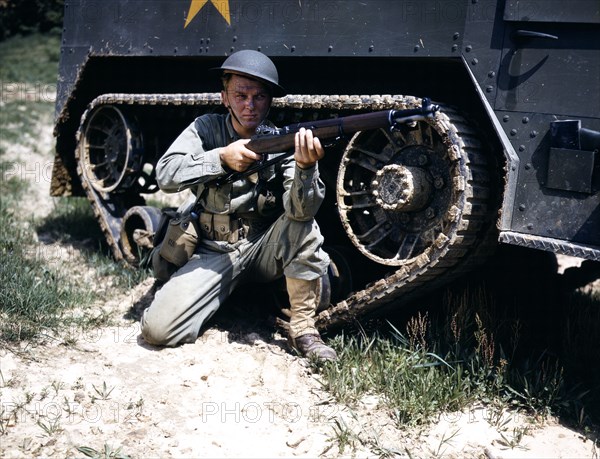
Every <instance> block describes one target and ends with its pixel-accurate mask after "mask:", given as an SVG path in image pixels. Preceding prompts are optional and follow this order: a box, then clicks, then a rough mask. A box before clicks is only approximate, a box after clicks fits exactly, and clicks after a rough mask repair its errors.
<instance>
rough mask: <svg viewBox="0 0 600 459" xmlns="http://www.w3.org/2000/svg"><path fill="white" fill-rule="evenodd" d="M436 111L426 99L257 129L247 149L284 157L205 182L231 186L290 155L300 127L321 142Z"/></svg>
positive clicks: (412, 119)
mask: <svg viewBox="0 0 600 459" xmlns="http://www.w3.org/2000/svg"><path fill="white" fill-rule="evenodd" d="M438 110H439V106H438V105H433V104H431V101H430V100H429V99H426V98H424V99H423V102H422V105H421V107H419V108H413V109H407V110H382V111H377V112H371V113H361V114H359V115H350V116H343V117H339V118H332V119H327V120H319V121H309V122H305V123H297V124H291V125H289V126H285V127H282V128H270V127H267V126H262V127H260V128H259V132H257V134H255V135H254V136H252V138H251V139H250V142H248V143H247V144H246V146H247V147H248V148H249V149H250V150H252V151H254V152H255V153H259V154H262V155H267V154H272V153H284V154H283V155H278V156H277V157H275V158H272V159H270V160H264V161H259V162H257V163H255V164H254V165H252V166H251V167H249V168H248V169H247V170H245V171H244V172H231V173H229V174H226V175H224V176H221V177H218V178H216V179H214V180H211V181H210V182H208V183H209V184H210V183H215V184H216V185H217V186H220V185H222V184H225V183H232V182H235V181H236V180H239V179H241V178H243V177H247V176H249V175H251V174H253V173H255V172H258V171H259V170H261V169H264V168H266V167H268V166H270V165H271V164H274V163H276V162H279V161H281V160H282V159H284V158H286V157H288V156H291V155H292V154H293V153H294V147H295V135H296V133H297V132H298V131H300V129H301V128H305V129H310V130H311V131H312V133H313V136H314V137H318V138H319V139H320V140H321V141H327V140H337V139H341V138H344V137H348V136H350V135H353V134H355V133H356V132H358V131H368V130H371V129H380V128H386V127H388V128H394V127H395V126H396V125H398V124H402V123H409V122H412V121H422V120H425V119H427V118H432V117H433V116H434V115H435V112H436V111H438ZM265 158H266V156H265Z"/></svg>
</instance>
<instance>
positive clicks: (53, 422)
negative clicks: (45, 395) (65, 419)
mask: <svg viewBox="0 0 600 459" xmlns="http://www.w3.org/2000/svg"><path fill="white" fill-rule="evenodd" d="M36 424H37V425H38V426H40V427H41V428H42V430H43V431H44V432H45V433H46V435H47V436H49V437H52V436H53V435H56V434H57V433H60V432H62V431H63V428H62V427H61V425H60V418H56V419H50V420H48V422H47V423H46V422H44V421H42V420H41V419H39V420H38V421H37V423H36Z"/></svg>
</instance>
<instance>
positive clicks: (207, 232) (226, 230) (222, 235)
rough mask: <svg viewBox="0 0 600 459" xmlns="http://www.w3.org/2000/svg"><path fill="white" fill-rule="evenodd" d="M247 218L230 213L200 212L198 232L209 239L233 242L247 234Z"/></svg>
mask: <svg viewBox="0 0 600 459" xmlns="http://www.w3.org/2000/svg"><path fill="white" fill-rule="evenodd" d="M249 230H250V225H249V223H248V220H246V219H244V218H239V217H237V216H235V215H230V214H211V213H208V212H202V213H201V214H200V233H201V235H202V237H203V238H205V239H210V240H211V241H226V242H229V243H230V244H235V243H236V242H238V241H239V240H241V239H245V238H246V237H247V236H248V232H249Z"/></svg>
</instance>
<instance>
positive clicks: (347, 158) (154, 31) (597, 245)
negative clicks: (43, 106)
mask: <svg viewBox="0 0 600 459" xmlns="http://www.w3.org/2000/svg"><path fill="white" fill-rule="evenodd" d="M242 49H252V50H258V51H261V52H263V53H264V54H266V55H268V56H269V57H271V58H272V60H273V61H274V62H275V63H276V65H277V67H278V69H279V81H280V82H281V84H282V85H283V86H284V87H285V88H286V89H287V91H288V93H290V94H289V95H287V96H285V97H281V98H276V99H275V100H274V105H273V109H272V110H271V113H270V119H271V120H272V121H273V122H274V123H275V124H277V125H279V126H285V125H288V124H291V123H296V122H300V121H310V120H318V119H327V118H334V117H340V116H346V115H351V114H357V113H364V112H369V111H374V110H383V109H392V108H394V109H404V108H414V107H418V106H419V105H420V104H421V100H422V99H423V98H430V99H431V100H433V101H434V102H435V103H436V104H439V105H440V107H441V108H440V110H439V111H438V112H437V113H436V115H435V117H434V118H432V119H427V120H423V121H418V122H413V123H408V124H404V125H401V126H398V127H397V129H394V130H389V129H375V130H370V131H362V132H358V133H356V134H354V135H353V136H352V137H351V138H340V139H338V141H337V142H335V144H334V145H332V146H330V147H329V148H328V150H327V154H326V158H325V159H324V160H322V161H321V162H320V171H321V175H322V178H323V180H324V182H325V183H326V186H327V199H326V202H325V203H324V205H323V206H322V209H321V210H320V213H319V215H318V216H317V220H318V221H319V225H320V227H321V229H322V231H323V233H324V235H325V240H326V245H327V248H326V249H327V250H328V251H329V253H330V254H331V255H332V260H333V262H332V266H331V270H330V271H331V273H330V274H331V276H330V282H329V287H330V294H331V302H330V305H329V307H327V308H326V309H325V310H323V311H322V312H321V313H320V315H319V319H318V324H319V326H320V327H322V328H327V327H329V326H333V325H336V324H341V323H344V322H345V321H348V320H351V319H352V318H354V317H356V316H359V315H363V314H371V313H374V312H378V311H380V310H383V309H385V308H384V307H388V306H389V305H393V306H394V307H398V306H399V305H402V304H403V302H405V301H408V300H409V299H411V298H414V297H415V296H416V295H419V294H420V293H422V292H425V291H429V290H431V289H433V288H437V287H439V286H441V285H443V284H444V283H447V282H448V281H449V280H451V279H455V278H456V277H457V276H460V275H462V274H463V273H465V272H467V271H468V270H469V269H471V268H472V267H473V266H476V264H477V263H478V262H480V261H481V260H483V259H485V257H486V254H487V253H489V252H490V250H491V249H493V248H494V247H496V246H498V245H500V244H511V245H516V246H524V247H529V248H532V249H538V250H542V251H549V252H554V253H556V254H566V255H572V256H576V257H580V258H585V259H587V260H590V261H591V263H593V262H594V261H595V262H597V261H599V260H600V158H599V153H598V149H599V148H600V116H599V115H600V114H599V108H600V91H599V88H600V59H598V56H599V55H600V4H599V3H598V1H597V0H571V1H569V2H565V1H555V0H545V1H541V0H519V1H517V0H443V1H442V0H420V1H412V0H394V1H389V0H369V1H357V0H302V1H298V0H277V1H253V0H115V1H110V2H100V1H97V0H95V1H92V0H65V19H64V29H63V38H62V46H61V61H60V70H59V79H58V95H57V101H56V126H55V134H56V138H57V142H56V159H55V163H54V169H53V176H52V185H51V193H52V194H53V195H55V196H67V195H82V196H86V197H87V199H89V201H90V204H91V205H92V207H93V209H94V213H95V216H96V218H97V220H98V223H99V224H100V226H101V227H102V230H103V232H104V234H105V236H106V240H107V242H108V244H109V245H110V247H111V249H112V252H113V254H114V257H115V258H116V259H119V260H120V259H123V260H126V261H127V262H129V263H132V264H135V263H137V262H138V261H139V258H140V253H141V252H143V250H145V248H147V247H149V246H151V242H150V236H151V235H152V234H153V232H154V230H155V229H156V224H157V221H158V219H159V216H160V210H159V209H158V208H157V207H156V206H151V205H148V204H147V202H146V201H147V200H148V199H149V198H152V194H153V193H155V192H156V191H157V190H158V187H157V184H156V180H155V175H154V166H155V164H156V162H157V160H158V158H159V157H160V156H161V155H162V153H163V152H164V151H165V150H166V149H167V147H168V146H169V145H170V143H171V142H172V141H173V140H174V139H175V137H176V136H177V135H178V134H179V133H180V132H181V131H182V130H183V129H184V128H185V127H186V126H187V125H188V124H189V123H190V122H191V121H192V120H193V119H194V118H195V117H196V116H198V115H200V114H202V113H206V112H215V111H219V110H222V107H221V106H220V97H219V91H220V86H219V82H218V81H217V78H215V77H214V75H213V76H211V73H210V72H209V70H210V69H212V68H215V67H219V66H220V65H221V63H222V62H223V61H224V59H225V58H226V57H227V56H229V55H230V54H231V53H233V52H235V51H238V50H242ZM150 202H152V201H150Z"/></svg>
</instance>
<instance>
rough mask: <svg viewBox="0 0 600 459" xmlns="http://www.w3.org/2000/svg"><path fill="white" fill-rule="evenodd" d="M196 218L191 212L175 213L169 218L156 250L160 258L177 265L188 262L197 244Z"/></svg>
mask: <svg viewBox="0 0 600 459" xmlns="http://www.w3.org/2000/svg"><path fill="white" fill-rule="evenodd" d="M166 218H168V216H167V217H166ZM197 218H198V216H197V215H196V214H194V213H193V212H192V213H190V214H185V215H181V214H176V216H175V217H172V218H170V219H169V221H168V225H167V227H166V230H165V234H164V238H163V240H162V241H161V242H162V245H161V247H160V250H159V252H158V253H159V255H160V256H161V257H162V258H164V259H165V260H166V261H168V262H169V263H173V264H174V265H175V266H177V267H181V266H183V265H185V264H186V263H187V262H188V260H189V259H190V258H191V257H192V255H193V254H194V252H195V251H196V246H197V245H198V228H197V226H196V225H197ZM157 233H158V232H157Z"/></svg>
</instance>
